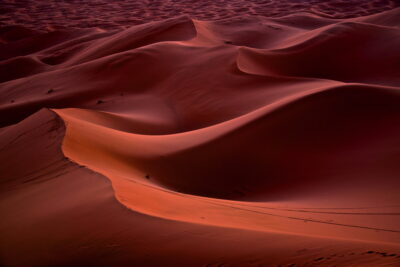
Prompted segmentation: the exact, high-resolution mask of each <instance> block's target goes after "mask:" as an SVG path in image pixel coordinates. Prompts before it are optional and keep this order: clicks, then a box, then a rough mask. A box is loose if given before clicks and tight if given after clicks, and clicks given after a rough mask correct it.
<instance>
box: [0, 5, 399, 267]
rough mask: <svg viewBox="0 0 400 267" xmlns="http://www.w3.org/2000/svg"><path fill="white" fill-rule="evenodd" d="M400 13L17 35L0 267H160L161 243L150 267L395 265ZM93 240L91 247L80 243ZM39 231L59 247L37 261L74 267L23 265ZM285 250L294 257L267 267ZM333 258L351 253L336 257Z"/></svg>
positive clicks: (0, 118)
mask: <svg viewBox="0 0 400 267" xmlns="http://www.w3.org/2000/svg"><path fill="white" fill-rule="evenodd" d="M341 4H342V5H345V3H344V2H343V3H341ZM399 12H400V9H399V8H397V9H393V10H389V11H385V12H382V13H379V14H375V15H369V16H364V17H357V18H348V19H337V18H336V19H333V18H327V17H326V16H325V17H324V16H318V15H315V14H309V13H304V14H291V15H287V16H282V17H279V18H265V17H236V18H230V19H224V20H219V21H202V20H198V19H192V18H190V17H187V16H180V17H175V18H171V19H166V20H163V21H156V22H151V23H146V24H141V25H137V26H133V27H130V28H127V29H114V30H108V31H106V30H102V29H98V28H92V29H85V30H66V29H65V30H55V31H52V32H41V31H33V30H28V29H25V28H23V27H11V28H9V29H8V30H7V34H6V35H4V34H3V35H4V36H3V37H2V40H3V41H4V42H3V44H1V46H2V50H1V51H0V57H1V59H2V61H0V94H1V99H0V126H1V127H3V128H0V156H1V158H0V159H1V162H3V163H4V164H2V166H1V167H0V171H1V172H0V175H1V182H0V186H1V187H0V192H3V193H4V194H3V196H2V197H0V211H1V213H2V214H5V215H7V216H6V217H7V219H6V220H4V221H3V222H1V223H0V230H1V233H6V235H5V236H6V238H5V239H6V240H7V242H8V243H9V244H10V246H9V247H7V246H5V245H3V244H0V248H1V250H2V254H3V255H5V256H4V257H3V258H4V259H6V260H5V262H6V263H7V265H10V266H26V265H29V263H32V262H34V263H36V264H38V265H41V264H42V265H46V264H48V265H51V264H66V265H68V264H79V263H80V262H85V263H87V264H93V263H96V261H95V260H94V258H98V257H100V258H101V257H103V259H104V262H103V264H105V265H107V264H113V263H114V264H115V263H118V264H123V265H124V264H128V263H136V264H142V265H143V266H146V263H147V264H148V266H157V265H156V264H157V263H156V262H155V260H154V259H150V258H149V256H148V255H147V253H149V251H147V250H146V248H147V247H152V246H154V245H155V241H154V240H159V241H160V244H161V248H157V249H156V252H155V253H159V255H160V257H161V258H162V259H163V260H165V262H167V263H168V264H181V265H182V266H185V264H186V266H198V265H201V264H208V263H210V262H206V261H204V260H205V259H209V260H210V259H212V263H213V264H214V263H216V264H217V263H218V264H219V263H221V262H217V261H220V260H221V258H219V256H218V255H216V253H214V252H213V251H220V252H221V253H222V251H221V248H223V247H224V244H226V243H229V245H228V247H229V249H230V251H234V253H232V254H229V253H228V254H229V255H227V256H226V257H225V258H224V260H225V263H227V264H233V263H235V264H238V263H240V264H239V266H250V265H251V264H271V263H272V264H287V265H289V264H292V263H294V262H295V260H296V263H298V264H314V263H315V261H325V260H326V261H327V260H332V262H331V263H325V264H326V266H329V264H333V263H335V264H339V266H340V264H343V266H347V265H346V264H351V263H356V264H358V265H356V266H367V265H365V264H375V265H373V266H379V264H381V265H382V266H385V264H387V265H388V264H398V263H399V257H398V255H397V254H395V252H394V251H397V250H398V249H399V242H400V235H399V233H400V225H399V220H398V216H399V214H400V210H399V206H400V202H399V201H400V198H399V194H398V188H400V180H399V179H398V178H399V177H400V167H399V164H398V160H399V158H400V139H399V136H400V80H399V77H400V76H399V74H400V63H399V62H400V58H399V55H400V31H399V21H398V17H399ZM314 13H318V12H314ZM13 32H14V33H13ZM0 34H1V32H0ZM57 188H60V189H59V190H58V189H57ZM67 189H68V190H67ZM71 191H73V192H74V193H71V195H69V193H70V192H71ZM85 196H86V197H85ZM47 198H51V199H53V200H54V203H53V202H52V203H51V204H46V205H48V211H49V212H48V213H46V212H45V210H46V208H43V205H44V203H45V202H46V199H47ZM27 199H31V201H27ZM121 204H122V205H121ZM80 205H82V209H80V208H79V207H80ZM14 206H15V207H16V209H15V210H14V209H13V208H12V207H14ZM102 207H104V210H102ZM124 207H126V208H128V209H129V210H130V211H131V213H129V212H128V211H127V209H125V208H124ZM24 210H29V212H25V211H24ZM107 214H112V218H115V220H111V219H108V218H106V217H107ZM91 215H92V216H93V217H92V218H91ZM58 216H61V217H58ZM18 218H23V220H19V219H18ZM60 218H61V219H62V220H66V221H68V222H69V224H68V225H66V226H65V227H66V229H67V230H66V232H65V233H67V234H64V233H63V230H62V229H61V228H58V226H57V225H58V223H60V220H61V219H60ZM96 220H98V221H99V224H98V226H93V225H96ZM56 222H57V224H55V223H56ZM78 222H79V223H78ZM135 222H136V223H137V224H140V227H138V228H137V229H136V228H135V227H133V226H134V225H135ZM80 225H81V226H80ZM92 226H93V229H92V230H93V232H91V235H90V238H89V239H90V240H81V239H80V238H75V237H79V236H82V235H84V232H85V231H90V229H91V228H92ZM38 227H41V228H43V227H49V229H50V232H51V233H53V234H52V235H53V236H54V237H52V236H50V237H45V238H44V239H43V243H42V246H43V248H44V250H46V249H49V247H52V246H53V245H54V244H56V245H58V246H60V247H61V248H63V249H64V250H65V251H66V253H67V254H65V255H69V258H70V261H69V262H68V261H67V260H66V259H63V257H61V256H60V257H59V256H55V257H54V258H52V257H49V256H48V255H47V256H46V255H45V254H43V252H42V251H41V250H40V249H39V248H34V249H33V250H32V252H29V253H28V252H27V251H28V250H29V249H30V248H29V247H28V246H26V245H24V244H29V242H30V241H29V240H37V238H38V236H36V235H34V234H32V232H35V231H36V230H38V229H39V228H38ZM133 228H135V229H133ZM159 228H162V229H163V232H161V233H160V232H157V229H159ZM18 229H25V230H23V231H22V232H21V233H20V234H17V232H18ZM181 229H184V230H181ZM168 231H169V234H170V235H171V236H169V235H168V236H166V237H165V238H164V234H165V232H168ZM185 231H187V232H191V233H192V232H196V231H198V232H200V233H201V236H200V234H199V235H195V234H194V235H192V234H187V232H185ZM239 231H240V232H239ZM142 232H143V233H142ZM39 233H41V234H43V235H45V234H46V233H45V232H43V231H39ZM144 233H145V234H144ZM142 234H143V235H142ZM242 234H243V237H240V238H239V237H238V236H240V235H242ZM257 234H260V235H261V236H262V237H263V238H262V239H259V238H257ZM160 235H161V236H163V237H162V238H160ZM137 236H140V238H141V240H142V242H143V244H144V245H143V246H141V245H140V244H138V243H135V242H133V241H132V240H136V239H137ZM187 236H189V237H187ZM65 238H70V239H71V240H70V242H71V243H70V245H65V244H63V243H62V242H63V240H64V239H65ZM169 238H171V239H174V238H175V239H174V240H177V242H176V244H174V245H171V247H169V249H174V248H175V249H176V250H179V251H181V252H182V253H187V252H188V251H189V252H190V253H193V255H195V256H194V257H192V258H191V259H189V258H186V256H185V257H182V259H180V260H181V261H177V260H176V259H173V258H172V257H171V256H168V255H166V254H165V253H166V252H165V250H163V248H168V245H167V244H168V243H169ZM266 239H271V240H277V241H276V242H277V248H274V247H273V246H272V245H270V244H265V242H264V240H266ZM210 240H213V242H214V243H213V244H212V245H210V249H208V248H207V247H208V246H207V242H209V241H210ZM231 240H236V241H237V242H238V243H231ZM110 244H111V245H112V246H111V245H110ZM115 244H117V245H115ZM237 244H239V245H243V244H253V245H254V246H255V247H256V249H255V250H254V251H252V250H250V248H248V249H247V248H246V249H244V250H238V247H239V245H237ZM329 244H333V245H329ZM308 246H309V247H310V248H312V249H315V250H314V251H313V252H304V254H302V253H300V254H301V256H300V254H299V253H298V251H299V250H300V249H302V248H304V247H308ZM56 247H57V246H56ZM71 247H72V248H71ZM75 247H79V250H76V251H75V250H74V248H75ZM283 247H287V248H288V254H289V255H284V254H282V253H281V254H279V253H278V254H276V255H274V254H275V253H277V251H278V250H279V249H278V248H280V249H282V248H283ZM340 247H345V249H346V250H349V251H351V253H353V254H351V255H350V254H349V255H347V254H346V255H347V256H344V254H343V257H341V258H340V259H337V258H336V254H338V253H339V252H338V251H340ZM82 248H83V249H82ZM88 248H89V249H88ZM211 248H212V249H211ZM132 249H134V250H135V251H138V252H139V254H140V255H131V254H132V253H130V252H131V251H132ZM379 249H381V250H382V251H385V252H382V253H385V255H386V254H387V256H385V255H382V254H379V253H381V252H379V251H380V250H379ZM368 250H373V252H371V253H368V252H367V251H368ZM18 251H19V252H24V251H25V252H27V258H26V260H24V259H17V260H16V259H14V256H13V253H17V252H18ZM51 251H52V252H53V253H54V255H60V254H59V252H57V251H55V250H51ZM163 251H164V252H163ZM266 251H267V254H265V253H266ZM377 251H378V252H379V253H378V252H377ZM150 252H151V251H150ZM190 253H189V254H190ZM251 253H255V254H251ZM321 253H325V254H326V255H325V254H324V255H325V256H324V257H323V259H319V258H320V257H317V258H315V255H320V254H321ZM340 253H342V252H340ZM377 253H378V254H377ZM150 254H151V253H150ZM328 254H329V255H331V256H330V257H328V256H329V255H328ZM375 254H377V255H381V256H382V257H378V256H377V255H375ZM392 254H393V255H394V256H388V255H392ZM102 255H103V256H102ZM249 255H250V256H249ZM332 255H335V256H332ZM340 255H342V254H340ZM372 256H374V257H375V256H376V257H375V258H372ZM338 257H339V256H338ZM327 258H329V259H327ZM316 259H318V260H316ZM0 263H1V262H0ZM363 264H364V265H363ZM311 266H312V265H311ZM322 266H324V265H322ZM393 266H395V265H393Z"/></svg>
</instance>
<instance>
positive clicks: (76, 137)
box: [54, 89, 400, 243]
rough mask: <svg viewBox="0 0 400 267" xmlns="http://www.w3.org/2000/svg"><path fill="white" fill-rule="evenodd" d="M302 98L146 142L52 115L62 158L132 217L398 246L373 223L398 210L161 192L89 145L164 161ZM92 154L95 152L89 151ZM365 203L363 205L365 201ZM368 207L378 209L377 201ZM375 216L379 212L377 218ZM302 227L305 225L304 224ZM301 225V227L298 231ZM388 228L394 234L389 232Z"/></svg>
mask: <svg viewBox="0 0 400 267" xmlns="http://www.w3.org/2000/svg"><path fill="white" fill-rule="evenodd" d="M325 90H326V89H325ZM325 90H321V89H319V90H314V91H313V92H312V93H311V92H310V93H309V94H310V95H313V94H315V93H318V91H322V92H323V91H325ZM386 90H387V89H386ZM305 95H307V94H305ZM301 97H304V94H303V95H301V96H294V97H291V98H289V99H287V100H283V101H280V103H274V104H272V105H271V106H270V107H269V106H267V107H266V108H264V109H261V110H257V111H254V112H252V113H251V114H247V115H244V116H242V117H241V118H236V119H234V120H231V121H227V122H224V123H221V124H218V125H215V126H211V127H208V128H204V129H200V130H196V131H192V132H188V133H179V134H172V135H166V136H154V135H151V136H145V135H137V134H134V133H124V132H121V131H119V130H113V129H110V128H107V126H104V125H103V126H101V125H98V124H95V123H91V122H88V121H85V114H84V113H80V112H79V110H68V109H67V110H54V111H55V112H56V113H57V114H58V115H59V116H60V117H61V118H62V119H63V120H64V121H65V122H66V125H67V131H66V135H65V139H64V142H63V147H62V148H63V152H64V154H65V155H66V156H67V157H69V158H70V159H71V160H73V161H74V162H77V163H79V164H82V165H85V166H87V167H89V168H91V169H93V170H95V171H97V172H100V173H101V174H103V175H104V176H106V177H108V178H109V179H110V180H111V181H112V184H113V188H114V190H115V195H116V198H117V199H118V200H119V201H120V202H121V203H122V204H123V205H125V206H126V207H128V208H130V209H132V210H134V211H138V212H141V213H144V214H148V215H152V216H157V217H161V218H166V219H172V220H177V221H185V222H192V223H201V224H209V225H216V226H222V227H233V228H240V229H248V230H256V231H267V232H286V233H292V234H301V235H310V236H320V237H329V238H338V239H341V238H344V239H350V240H362V241H369V242H388V243H398V240H399V234H400V231H399V230H398V229H397V228H396V225H391V226H389V228H388V226H387V225H386V226H385V225H384V224H383V225H382V224H381V223H382V222H379V220H378V222H377V221H375V219H373V218H378V217H379V216H386V218H389V217H393V219H395V218H397V216H399V215H400V213H398V207H396V206H395V207H388V208H384V207H371V208H370V209H367V210H368V211H367V210H365V208H362V209H360V210H358V209H357V208H355V209H354V210H352V211H351V212H348V211H347V210H348V209H349V208H352V207H351V206H346V208H345V209H342V208H337V209H331V210H330V211H328V212H327V211H326V210H324V209H323V208H322V209H321V208H318V205H317V206H314V207H313V206H312V205H310V206H308V207H307V208H305V209H304V208H296V207H291V206H290V205H293V202H292V204H290V201H289V202H286V203H285V201H284V202H283V203H279V202H278V203H273V202H272V203H268V202H265V203H263V202H247V201H229V200H222V199H215V198H210V197H201V196H194V195H190V194H184V193H179V192H175V191H173V190H170V189H167V188H164V187H163V186H162V185H160V184H158V183H157V181H156V182H155V183H154V182H152V181H146V179H143V177H144V176H146V174H145V173H143V169H141V168H135V166H134V165H131V166H127V165H124V159H123V157H124V156H123V155H121V154H118V153H121V152H118V151H115V150H114V151H113V149H115V147H114V148H113V145H112V144H111V145H110V146H109V147H108V148H104V149H105V150H104V151H101V150H102V149H101V148H100V150H99V147H100V146H101V145H100V143H97V144H96V141H93V140H95V139H97V138H98V140H100V142H109V141H106V140H110V141H111V142H115V140H118V142H117V146H118V147H129V149H132V150H145V152H144V153H143V154H142V155H141V153H140V152H137V153H135V152H133V154H131V155H130V156H129V154H125V157H141V156H144V157H158V156H161V155H163V156H162V157H168V154H174V153H175V152H174V150H176V151H179V150H187V149H188V148H190V147H192V146H194V147H196V146H199V145H200V144H201V143H210V142H211V143H212V140H213V139H214V140H215V139H221V138H222V139H223V138H224V135H227V133H229V132H232V131H237V130H239V131H240V128H242V127H243V125H246V124H249V123H250V122H251V121H254V120H257V117H262V116H263V114H265V113H266V114H268V113H269V112H271V110H272V111H273V110H274V108H275V109H276V108H279V106H282V105H283V106H284V105H285V104H288V103H291V102H293V100H295V99H298V98H300V99H301ZM71 111H73V112H71ZM71 114H72V115H71ZM185 139H186V141H185ZM112 140H114V141H112ZM157 140H158V141H157ZM177 141H178V142H179V143H177ZM168 142H169V143H170V144H168ZM171 142H172V143H171ZM199 142H200V143H199ZM134 143H137V146H136V147H135V145H133V146H132V145H131V144H134ZM139 143H141V144H139ZM146 143H148V144H146ZM82 144H84V145H82ZM106 146H107V145H106ZM157 146H161V147H163V148H164V151H163V149H162V148H161V149H155V150H154V149H152V148H154V147H157ZM92 149H93V150H95V151H91V150H92ZM146 149H147V150H148V151H146ZM151 150H154V151H151ZM107 151H108V152H107ZM121 157H122V158H121ZM125 160H127V159H125ZM128 160H129V159H128ZM155 164H157V163H155ZM182 164H184V163H182ZM152 179H153V178H152ZM353 194H354V192H353ZM296 200H297V199H296ZM363 200H364V204H366V202H365V199H363ZM298 203H299V202H297V205H298ZM300 203H301V201H300ZM372 203H374V204H376V202H375V200H374V201H372V202H371V204H372ZM386 204H388V203H386ZM295 205H296V204H295ZM314 205H315V204H314ZM282 206H284V207H282ZM377 210H380V211H379V212H377ZM385 211H386V212H385ZM305 213H306V215H310V214H312V216H304V215H305ZM388 216H389V217H388ZM368 217H370V218H368ZM369 219H371V221H369ZM368 221H369V222H368ZM305 222H309V223H307V224H306V223H305ZM299 223H300V224H304V225H301V226H299ZM390 227H395V228H392V229H391V228H390Z"/></svg>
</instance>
